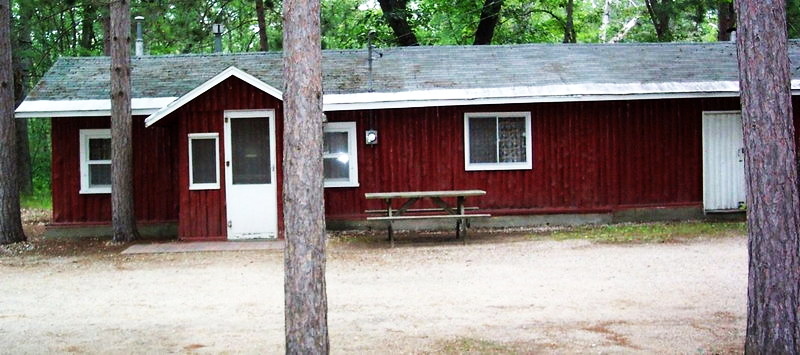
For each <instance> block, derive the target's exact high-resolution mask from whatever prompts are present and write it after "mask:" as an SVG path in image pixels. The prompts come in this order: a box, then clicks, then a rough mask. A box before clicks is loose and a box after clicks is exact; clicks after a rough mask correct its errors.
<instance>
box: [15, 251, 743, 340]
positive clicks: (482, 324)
mask: <svg viewBox="0 0 800 355" xmlns="http://www.w3.org/2000/svg"><path fill="white" fill-rule="evenodd" d="M282 268H283V261H282V254H281V253H279V252H274V251H273V252H264V251H261V252H219V253H192V254H159V255H138V256H119V255H100V256H96V255H95V256H77V257H30V256H28V257H9V256H5V257H0V290H2V291H0V339H2V344H3V345H2V347H0V353H14V354H19V353H44V352H77V353H83V352H89V353H128V352H137V353H166V352H178V353H183V352H199V353H205V352H211V353H217V352H236V353H239V352H243V353H257V352H258V353H263V352H267V353H281V352H282V351H283V273H282V272H283V271H282V270H283V269H282ZM746 273H747V252H746V245H745V239H744V238H743V237H727V238H717V239H714V238H711V239H700V240H694V241H691V242H681V243H667V244H636V245H608V244H592V243H589V242H585V241H580V240H572V241H561V242H556V241H541V240H538V241H537V240H533V241H530V240H529V241H515V242H498V243H477V244H472V245H467V246H462V245H458V244H456V243H442V244H437V245H427V246H426V245H416V246H413V247H408V246H405V247H399V248H395V249H382V248H353V247H349V246H346V245H340V246H333V247H332V248H331V254H330V256H329V262H328V273H327V281H328V297H329V325H330V336H331V348H332V350H333V352H334V353H388V352H391V353H396V352H403V353H420V352H421V353H425V352H443V351H444V352H456V353H458V352H496V353H506V352H511V353H514V352H521V353H529V352H536V353H539V352H545V353H565V352H566V353H571V352H582V353H586V352H592V353H597V352H605V353H608V352H611V353H627V352H637V353H638V352H641V353H709V352H711V353H719V352H723V353H727V352H737V351H738V349H739V348H740V347H741V345H740V344H742V342H743V334H744V326H745V318H744V317H745V304H746V294H745V291H746Z"/></svg>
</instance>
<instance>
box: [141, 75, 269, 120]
mask: <svg viewBox="0 0 800 355" xmlns="http://www.w3.org/2000/svg"><path fill="white" fill-rule="evenodd" d="M232 76H235V77H237V78H239V79H241V80H242V81H244V82H246V83H248V84H250V85H253V86H254V87H256V88H257V89H259V90H261V91H263V92H265V93H267V94H269V95H271V96H273V97H275V98H277V99H278V100H283V93H282V92H281V91H280V90H278V89H276V88H274V87H272V86H270V85H269V84H267V83H265V82H263V81H261V80H258V78H256V77H254V76H252V75H250V74H247V73H245V72H244V71H242V70H241V69H239V68H237V67H234V66H231V67H228V69H225V70H223V71H222V72H220V73H219V74H217V75H216V76H214V77H213V78H211V79H209V80H208V81H206V82H205V83H203V84H202V85H200V86H198V87H196V88H194V89H193V90H192V91H189V92H188V93H187V94H186V95H183V96H181V97H180V98H178V99H177V100H175V101H173V102H171V103H169V104H168V105H166V106H164V107H162V108H160V109H159V110H158V111H157V112H155V113H153V114H151V115H150V116H149V117H147V118H146V119H145V120H144V125H145V127H150V126H151V125H153V124H154V123H156V122H158V121H159V120H160V119H162V118H164V117H166V116H167V115H169V114H170V113H173V112H175V110H177V109H179V108H181V107H182V106H183V105H186V104H187V103H189V102H190V101H192V100H194V99H196V98H197V97H198V96H200V95H202V94H203V93H205V92H206V91H208V90H210V89H211V88H213V87H215V86H217V85H219V83H221V82H223V81H225V79H228V78H230V77H232Z"/></svg>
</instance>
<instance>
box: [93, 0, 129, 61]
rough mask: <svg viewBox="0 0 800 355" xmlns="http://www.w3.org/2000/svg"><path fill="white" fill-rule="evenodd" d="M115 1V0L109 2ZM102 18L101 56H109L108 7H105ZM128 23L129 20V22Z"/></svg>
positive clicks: (109, 22) (109, 28) (109, 23)
mask: <svg viewBox="0 0 800 355" xmlns="http://www.w3.org/2000/svg"><path fill="white" fill-rule="evenodd" d="M110 1H112V2H113V1H115V0H110ZM104 9H105V10H104V11H103V15H102V18H101V19H100V21H101V22H102V25H103V55H105V56H110V55H111V14H110V13H109V12H108V11H109V7H105V8H104ZM129 21H130V20H129Z"/></svg>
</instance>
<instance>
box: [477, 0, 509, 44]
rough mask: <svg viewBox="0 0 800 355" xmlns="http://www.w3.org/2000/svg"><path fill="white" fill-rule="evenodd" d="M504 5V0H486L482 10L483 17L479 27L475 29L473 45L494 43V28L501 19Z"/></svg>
mask: <svg viewBox="0 0 800 355" xmlns="http://www.w3.org/2000/svg"><path fill="white" fill-rule="evenodd" d="M502 7H503V0H486V1H484V3H483V9H482V10H481V18H480V21H479V22H478V28H477V29H476V30H475V42H473V43H472V44H473V45H481V44H492V38H493V37H494V29H495V27H497V22H498V21H499V20H500V9H501V8H502Z"/></svg>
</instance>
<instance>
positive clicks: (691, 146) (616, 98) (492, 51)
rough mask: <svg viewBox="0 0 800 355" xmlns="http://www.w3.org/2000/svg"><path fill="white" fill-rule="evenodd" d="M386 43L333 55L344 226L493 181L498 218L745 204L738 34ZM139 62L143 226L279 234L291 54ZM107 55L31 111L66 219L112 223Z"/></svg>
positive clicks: (673, 213)
mask: <svg viewBox="0 0 800 355" xmlns="http://www.w3.org/2000/svg"><path fill="white" fill-rule="evenodd" d="M381 52H382V56H381V57H380V58H378V59H375V62H374V65H373V68H374V69H373V71H372V72H371V73H370V72H369V71H368V65H367V61H368V60H367V56H368V55H367V51H325V53H324V58H325V59H324V63H323V67H324V72H325V77H324V86H325V96H324V102H325V106H324V110H325V112H326V118H327V122H328V123H327V124H326V128H325V147H326V148H325V149H326V151H325V155H324V164H325V175H326V181H325V210H326V214H327V217H328V226H329V228H359V227H365V226H367V224H366V223H365V222H364V217H365V215H364V214H363V212H364V210H365V209H373V208H380V207H381V206H380V202H379V201H367V200H365V199H364V193H366V192H377V191H417V190H449V189H481V190H485V191H486V192H487V194H486V196H483V197H480V198H477V199H475V201H474V202H475V203H476V204H477V205H479V206H480V207H481V209H483V210H487V212H488V213H491V214H492V215H493V217H492V218H491V219H489V220H486V221H483V222H480V223H482V224H484V225H491V226H517V225H533V224H542V223H586V222H614V221H623V220H655V219H664V218H669V219H680V218H697V217H702V216H703V215H704V214H705V213H706V212H709V211H721V210H736V209H737V208H738V207H739V205H740V204H742V203H744V183H743V165H742V164H741V162H740V161H739V160H740V159H739V154H740V151H739V150H738V149H740V148H741V145H742V143H741V123H740V119H739V117H738V110H739V100H738V82H737V72H736V71H737V66H736V61H735V48H734V45H733V44H730V43H712V44H620V45H518V46H474V47H420V48H392V49H382V50H381ZM790 57H791V59H792V61H793V62H794V63H797V62H798V61H800V43H798V42H790ZM710 58H713V60H710ZM133 67H134V70H133V79H134V80H133V88H134V100H133V111H134V115H135V116H134V119H135V122H137V123H136V124H135V125H134V132H133V134H134V147H133V148H134V155H135V156H134V167H135V177H134V183H135V194H136V201H135V204H136V215H137V218H138V220H139V222H140V224H141V227H140V228H141V229H142V230H143V231H144V232H145V233H151V234H165V233H166V234H177V236H178V237H179V238H180V239H182V240H225V239H235V238H274V237H279V236H280V231H281V229H282V226H281V219H282V218H281V216H282V213H283V211H282V198H281V193H282V185H281V184H282V178H281V171H282V170H281V159H282V154H283V144H282V120H283V111H282V102H281V92H280V90H279V88H282V83H281V78H280V73H281V55H280V53H249V54H230V55H223V54H216V55H176V56H143V57H136V58H134V59H133ZM108 68H109V61H108V58H62V59H60V60H59V61H58V62H57V63H56V64H55V65H54V66H53V68H52V69H51V70H50V71H49V72H48V73H47V74H46V75H45V76H44V78H43V79H42V81H41V82H40V83H39V84H38V85H37V86H36V88H35V89H34V90H33V91H32V92H31V94H30V96H29V97H28V98H27V99H26V100H25V102H24V103H23V104H22V105H21V106H20V108H19V109H18V110H17V117H19V118H26V117H52V121H51V122H52V149H53V152H52V157H53V158H52V174H53V185H52V190H53V221H52V224H51V225H50V228H49V231H50V233H53V234H61V235H86V234H93V235H98V234H105V233H108V231H109V230H110V229H108V228H107V226H108V224H109V222H110V216H111V207H110V186H109V183H108V182H109V167H110V161H109V160H108V159H109V157H110V139H109V137H110V134H109V130H108V128H109V117H108V116H109V108H110V102H109V100H108V99H107V98H108V75H109V74H108ZM793 68H795V72H794V73H793V74H794V77H798V72H797V66H793ZM798 89H800V82H798V81H793V90H798ZM794 104H795V107H796V108H797V107H798V106H800V102H799V101H798V100H797V99H795V101H794ZM797 116H798V115H797V113H796V114H795V117H797ZM289 119H291V118H289ZM367 131H377V133H378V140H377V143H376V144H367V142H366V140H365V133H366V132H367ZM737 132H738V133H737ZM737 134H738V135H737Z"/></svg>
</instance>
